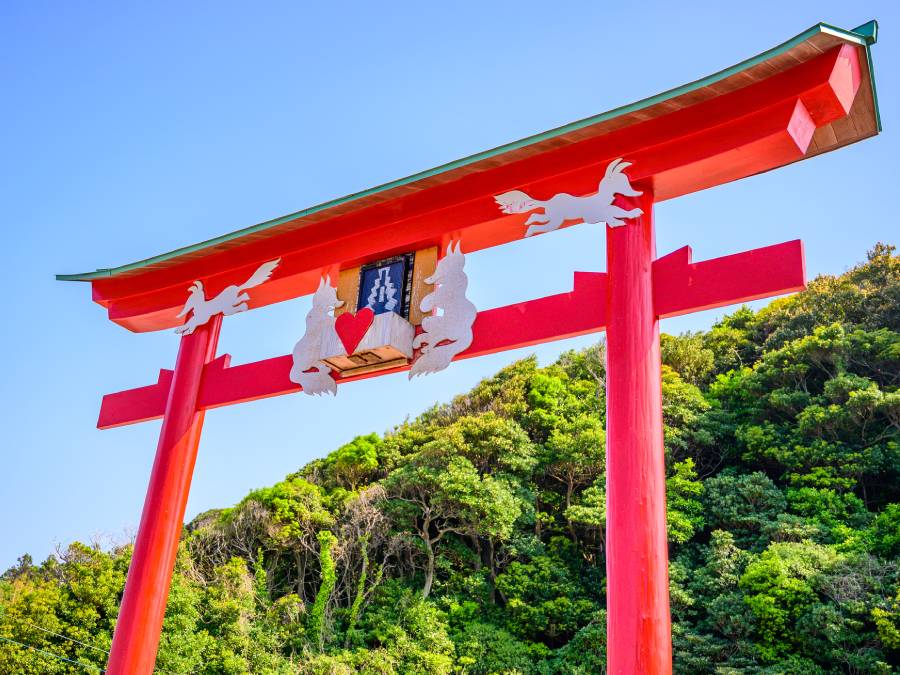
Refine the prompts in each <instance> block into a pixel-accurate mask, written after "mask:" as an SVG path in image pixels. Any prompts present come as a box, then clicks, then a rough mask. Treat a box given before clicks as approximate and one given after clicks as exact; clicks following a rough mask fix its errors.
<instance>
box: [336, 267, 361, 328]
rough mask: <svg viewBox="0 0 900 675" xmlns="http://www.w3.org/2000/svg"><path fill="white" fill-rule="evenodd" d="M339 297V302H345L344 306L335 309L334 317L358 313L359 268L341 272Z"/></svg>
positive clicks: (338, 289)
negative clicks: (347, 313) (346, 313)
mask: <svg viewBox="0 0 900 675" xmlns="http://www.w3.org/2000/svg"><path fill="white" fill-rule="evenodd" d="M337 296H338V300H343V301H344V304H343V305H341V306H340V307H337V308H335V310H334V315H335V316H336V317H338V316H340V315H341V314H344V313H345V312H351V313H353V312H356V303H357V301H358V300H359V267H351V268H349V269H346V270H341V273H340V276H339V277H338V286H337Z"/></svg>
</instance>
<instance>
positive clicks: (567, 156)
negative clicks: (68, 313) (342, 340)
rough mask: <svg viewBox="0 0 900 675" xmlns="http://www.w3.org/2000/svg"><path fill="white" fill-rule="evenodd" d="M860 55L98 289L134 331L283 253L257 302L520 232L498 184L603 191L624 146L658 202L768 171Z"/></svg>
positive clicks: (98, 296)
mask: <svg viewBox="0 0 900 675" xmlns="http://www.w3.org/2000/svg"><path fill="white" fill-rule="evenodd" d="M859 58H860V56H859V51H858V49H857V48H855V47H852V46H849V45H845V46H844V47H840V48H836V49H834V50H832V51H831V52H828V53H826V54H823V55H822V56H820V57H817V58H816V59H813V60H812V61H809V62H807V63H805V64H802V65H800V66H797V67H795V68H792V69H789V70H786V71H784V72H782V73H779V74H777V75H774V76H773V77H771V78H769V79H767V80H763V81H761V82H758V83H755V84H752V85H749V86H747V87H744V88H743V89H739V90H737V91H735V92H731V93H728V94H723V95H722V96H719V97H717V98H714V99H712V100H710V101H707V102H705V103H702V104H698V105H695V106H691V107H689V108H685V109H682V110H679V111H676V112H673V113H670V114H668V115H666V116H664V117H660V118H657V119H654V120H649V121H646V122H643V123H640V124H634V125H631V126H628V127H625V128H623V129H620V130H617V131H614V132H611V133H608V134H605V135H603V136H600V137H596V138H591V139H587V140H584V141H581V142H578V143H572V144H569V145H566V146H563V147H560V148H557V149H554V150H549V151H547V152H545V153H543V154H541V155H539V156H538V157H535V158H531V159H529V160H521V161H518V162H510V163H506V164H504V163H500V164H499V165H498V166H496V167H494V168H491V169H490V170H485V171H480V172H477V173H475V174H471V175H468V176H466V177H464V178H460V179H459V180H457V181H454V182H452V183H447V184H443V185H437V186H435V187H433V188H429V189H427V190H422V191H420V192H417V193H414V194H410V195H408V196H405V197H401V198H398V199H396V200H393V201H391V202H388V203H385V204H381V205H377V206H372V207H369V208H367V209H361V210H360V211H358V212H354V213H351V214H347V215H345V216H341V217H335V218H330V219H326V220H323V221H322V222H319V223H314V224H310V225H309V226H307V227H304V228H302V229H301V230H296V231H293V232H289V233H284V234H279V235H271V236H265V237H261V238H258V239H255V240H253V241H248V242H247V243H246V244H243V245H242V246H240V247H239V248H236V249H232V250H230V251H227V252H223V253H217V254H207V255H205V256H201V257H200V258H198V259H196V260H193V261H191V262H189V263H185V264H183V265H179V266H176V267H172V268H168V269H164V270H156V271H148V272H145V273H141V274H138V275H136V276H126V277H122V278H110V279H101V280H97V281H95V282H93V284H92V288H93V297H94V300H95V301H97V302H98V303H100V304H102V305H104V306H105V307H107V310H108V314H109V317H110V318H111V319H112V320H113V321H116V322H117V323H120V324H121V325H123V326H125V327H127V328H129V329H131V330H135V331H145V330H157V329H161V328H168V327H172V326H175V325H177V323H178V320H177V319H176V318H175V314H176V313H177V312H178V310H179V309H180V307H181V305H182V304H183V302H184V299H185V297H186V288H187V286H188V284H189V283H190V282H191V281H193V280H194V279H196V278H202V279H203V280H204V282H205V284H206V286H207V289H208V292H209V293H210V294H214V293H217V292H218V291H220V290H221V289H222V288H224V287H225V286H227V285H229V284H231V283H234V281H235V279H243V278H246V277H248V276H249V274H250V273H252V271H253V270H254V269H255V268H256V266H258V265H259V264H260V263H261V262H264V261H266V260H271V259H274V258H276V257H281V258H282V263H281V265H280V267H279V269H278V270H276V273H275V275H274V276H273V278H272V280H270V281H269V282H267V283H266V284H264V285H263V286H260V287H259V288H256V289H254V291H253V293H251V302H250V305H251V307H260V306H263V305H267V304H270V303H273V302H279V301H282V300H286V299H290V298H293V297H296V296H299V295H304V294H307V293H310V292H312V291H313V290H315V287H316V285H317V284H318V281H319V278H320V275H321V273H322V270H323V269H326V268H329V267H333V266H340V267H342V268H344V267H350V266H354V265H357V264H359V263H361V262H366V261H369V260H372V259H375V258H379V257H382V256H385V255H391V254H394V253H402V252H405V251H409V250H415V249H418V248H426V247H428V246H433V245H437V244H439V242H440V241H441V240H442V239H443V238H445V237H446V235H447V232H448V228H451V227H452V228H453V229H454V231H455V233H456V235H457V237H458V238H459V239H460V240H461V241H462V246H463V250H464V251H465V252H466V253H471V252H473V251H476V250H480V249H483V248H488V247H491V246H497V245H500V244H504V243H507V242H509V241H513V240H516V239H519V238H520V237H521V236H522V234H523V231H524V227H523V226H522V223H523V221H524V219H525V217H526V216H521V215H515V216H504V217H498V215H499V214H498V211H497V209H496V205H495V204H494V202H493V199H492V196H493V195H494V194H499V193H500V192H503V191H506V190H509V189H524V190H525V191H527V192H529V194H532V196H534V197H536V198H546V197H549V196H552V195H553V194H555V193H556V192H560V191H566V192H570V193H572V194H588V193H591V192H593V191H595V190H596V185H597V182H598V179H599V177H600V176H601V175H602V170H603V167H604V166H605V163H606V162H607V161H609V160H611V159H614V158H615V157H618V156H625V157H627V158H628V159H629V160H632V161H634V165H633V166H632V167H631V168H630V169H629V175H630V176H631V178H632V179H633V180H641V179H643V180H644V181H645V182H649V183H650V184H652V185H653V187H654V190H655V192H656V199H657V201H660V200H661V199H664V198H670V197H674V196H677V195H680V194H685V193H687V192H693V191H696V190H700V189H704V188H706V187H711V186H713V185H718V184H721V183H723V182H727V181H731V180H735V179H737V178H742V177H744V176H747V175H751V174H754V173H759V172H761V171H766V170H769V169H772V168H775V167H777V166H781V165H783V164H785V163H788V162H793V161H796V160H797V159H801V158H802V157H803V155H804V153H805V151H806V148H807V145H808V143H809V138H810V137H811V134H812V132H813V131H814V129H815V128H817V127H819V126H822V125H824V124H827V123H829V122H831V121H834V120H835V119H838V118H840V117H842V116H844V115H845V114H846V111H847V110H848V109H849V105H850V103H852V100H853V97H854V96H855V94H856V91H857V89H858V88H859V82H860V65H859Z"/></svg>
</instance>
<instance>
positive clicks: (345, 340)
mask: <svg viewBox="0 0 900 675" xmlns="http://www.w3.org/2000/svg"><path fill="white" fill-rule="evenodd" d="M374 320H375V312H373V311H372V310H371V309H369V308H368V307H363V308H362V309H361V310H359V311H358V312H357V313H356V314H351V313H350V312H344V313H343V314H341V315H340V316H339V317H338V318H337V319H335V321H334V330H335V331H336V332H337V334H338V337H339V338H340V339H341V344H343V345H344V349H346V350H347V353H348V354H352V353H353V352H354V351H356V347H357V346H358V345H359V343H360V341H361V340H362V339H363V336H364V335H365V334H366V331H367V330H369V326H371V325H372V322H373V321H374Z"/></svg>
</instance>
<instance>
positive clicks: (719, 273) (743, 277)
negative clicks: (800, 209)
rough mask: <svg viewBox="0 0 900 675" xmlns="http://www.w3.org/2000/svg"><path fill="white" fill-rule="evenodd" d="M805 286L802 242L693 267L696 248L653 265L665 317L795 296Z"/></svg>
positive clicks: (659, 310)
mask: <svg viewBox="0 0 900 675" xmlns="http://www.w3.org/2000/svg"><path fill="white" fill-rule="evenodd" d="M805 287H806V269H805V264H804V260H803V242H801V241H800V240H799V239H795V240H794V241H786V242H784V243H783V244H775V245H774V246H765V247H763V248H756V249H753V250H752V251H745V252H743V253H736V254H734V255H726V256H723V257H721V258H713V259H712V260H704V261H702V262H698V263H694V262H691V247H690V246H685V247H684V248H680V249H678V250H677V251H673V252H672V253H669V254H668V255H666V256H663V257H662V258H658V259H657V260H655V261H654V263H653V302H654V307H655V308H656V313H657V315H658V316H659V317H660V318H665V317H669V316H678V315H680V314H687V313H689V312H697V311H700V310H703V309H713V308H714V307H724V306H725V305H734V304H737V303H741V302H750V301H751V300H759V299H760V298H770V297H772V296H773V295H781V294H783V293H793V292H795V291H801V290H803V289H804V288H805Z"/></svg>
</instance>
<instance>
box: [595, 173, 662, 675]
mask: <svg viewBox="0 0 900 675" xmlns="http://www.w3.org/2000/svg"><path fill="white" fill-rule="evenodd" d="M640 207H641V208H642V209H643V211H644V214H643V215H642V216H640V217H639V218H636V219H635V220H633V221H631V222H630V223H629V224H628V225H627V226H624V227H618V228H612V227H607V228H606V259H607V263H606V264H607V268H606V269H607V274H608V283H607V291H606V295H607V297H606V301H607V327H606V340H607V343H606V349H607V351H606V353H607V365H606V378H607V379H606V486H607V487H606V489H607V514H606V542H607V551H606V571H607V579H615V583H611V584H609V585H608V587H607V618H606V620H607V659H608V663H607V669H608V672H610V673H642V674H644V675H664V674H668V673H671V672H672V637H671V623H670V618H669V570H668V559H669V556H668V548H667V547H668V542H667V537H666V470H665V462H664V448H663V423H662V384H661V368H660V351H659V318H658V316H657V314H656V310H655V307H654V302H653V260H654V259H655V257H656V243H655V239H654V232H653V197H652V194H651V193H650V192H649V190H645V191H644V195H643V196H642V197H641V199H640Z"/></svg>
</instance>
